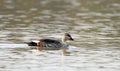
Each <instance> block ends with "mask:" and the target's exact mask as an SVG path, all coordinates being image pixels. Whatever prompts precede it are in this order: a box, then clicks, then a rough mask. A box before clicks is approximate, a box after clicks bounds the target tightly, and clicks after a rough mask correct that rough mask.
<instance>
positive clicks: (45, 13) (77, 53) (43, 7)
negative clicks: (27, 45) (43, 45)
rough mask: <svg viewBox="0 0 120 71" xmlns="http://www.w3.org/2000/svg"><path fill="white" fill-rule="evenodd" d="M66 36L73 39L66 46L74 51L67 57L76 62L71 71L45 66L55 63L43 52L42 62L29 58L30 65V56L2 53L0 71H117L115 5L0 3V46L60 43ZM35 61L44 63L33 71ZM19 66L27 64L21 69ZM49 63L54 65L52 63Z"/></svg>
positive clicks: (49, 0)
mask: <svg viewBox="0 0 120 71" xmlns="http://www.w3.org/2000/svg"><path fill="white" fill-rule="evenodd" d="M65 32H69V33H70V34H71V35H72V36H73V38H75V39H77V42H75V43H71V44H72V45H73V46H74V47H76V49H74V51H71V52H72V53H71V54H73V56H71V57H69V58H72V59H71V60H73V62H75V64H73V66H69V65H71V60H70V61H69V59H68V62H67V63H68V65H66V64H64V67H66V69H65V70H64V69H63V70H61V69H60V70H59V67H62V66H60V65H61V64H60V65H59V62H58V65H57V66H56V63H57V62H55V65H53V66H51V65H50V64H49V61H48V64H46V66H44V62H46V59H49V58H54V57H56V56H52V55H51V54H50V55H49V54H47V53H46V52H45V54H42V55H43V56H41V55H39V54H37V55H34V54H33V56H34V57H35V58H36V59H31V58H29V56H31V51H27V50H23V49H21V50H18V49H17V50H15V49H2V48H1V50H0V53H1V55H0V60H2V61H0V70H1V71H15V70H17V71H21V70H18V69H19V67H20V66H21V65H20V64H19V62H21V61H23V63H21V64H22V65H23V66H22V70H25V71H27V70H29V71H30V70H31V71H33V70H34V71H38V70H39V69H42V70H43V71H47V69H48V70H51V71H53V69H57V70H58V71H73V70H74V71H80V70H81V71H88V70H90V69H91V70H92V71H107V70H109V71H119V70H120V68H119V67H120V56H119V55H120V52H119V50H120V0H0V44H6V43H7V44H8V43H9V44H21V43H23V42H25V41H30V40H38V39H39V38H57V39H59V38H60V37H61V36H62V35H63V34H64V33H65ZM0 47H1V46H0ZM4 47H8V46H7V45H6V46H4ZM11 47H12V46H11ZM19 47H21V46H19ZM25 52H26V53H25ZM4 53H7V55H6V54H4ZM53 54H55V53H53ZM11 55H13V56H14V57H11ZM48 55H49V56H48ZM56 55H57V54H56ZM94 55H95V56H94ZM38 56H39V57H38ZM46 56H48V57H46ZM86 56H87V57H86ZM23 57H24V59H23ZM39 58H43V59H44V60H43V64H42V63H37V66H36V63H34V61H38V60H39ZM58 58H59V57H58ZM73 58H74V59H73ZM84 58H85V60H84ZM96 58H98V59H96ZM99 58H100V59H99ZM101 58H103V59H101ZM9 59H11V60H9ZM16 59H17V60H16ZM80 59H81V60H82V61H81V60H80ZM87 59H88V60H87ZM54 60H57V59H54ZM58 60H59V59H58ZM99 60H101V61H99ZM16 61H18V63H17V64H16ZM24 61H26V62H28V63H26V64H24ZM30 61H33V63H32V62H31V63H29V62H30ZM65 61H66V60H65ZM9 62H10V63H9ZM50 62H53V64H54V61H53V60H50ZM111 62H113V63H112V64H111ZM6 63H8V64H7V65H6ZM84 63H86V65H84ZM118 63H119V64H118ZM13 64H14V65H13ZM11 65H13V66H11ZM30 65H33V67H32V66H30ZM34 65H35V66H34ZM39 65H40V66H43V67H39ZM47 65H48V66H49V65H50V66H51V67H47ZM91 65H92V66H91ZM96 65H98V66H96ZM111 65H112V66H111ZM84 68H85V69H84ZM42 70H41V71H42Z"/></svg>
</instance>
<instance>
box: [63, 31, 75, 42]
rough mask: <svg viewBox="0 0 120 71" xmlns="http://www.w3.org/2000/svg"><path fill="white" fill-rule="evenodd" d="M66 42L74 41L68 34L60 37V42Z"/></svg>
mask: <svg viewBox="0 0 120 71" xmlns="http://www.w3.org/2000/svg"><path fill="white" fill-rule="evenodd" d="M67 40H71V41H74V39H73V38H72V37H71V35H70V34H69V33H65V34H64V36H63V37H62V42H65V41H67Z"/></svg>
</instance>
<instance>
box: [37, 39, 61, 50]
mask: <svg viewBox="0 0 120 71" xmlns="http://www.w3.org/2000/svg"><path fill="white" fill-rule="evenodd" d="M38 46H39V47H46V48H55V49H56V48H57V49H59V48H61V47H62V46H63V44H62V43H61V42H60V41H57V40H53V39H40V42H39V43H38Z"/></svg>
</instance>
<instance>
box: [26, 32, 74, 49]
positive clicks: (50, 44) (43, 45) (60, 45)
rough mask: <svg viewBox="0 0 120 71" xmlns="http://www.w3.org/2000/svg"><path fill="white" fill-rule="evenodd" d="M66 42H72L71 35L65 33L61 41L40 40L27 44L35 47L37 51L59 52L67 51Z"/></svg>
mask: <svg viewBox="0 0 120 71" xmlns="http://www.w3.org/2000/svg"><path fill="white" fill-rule="evenodd" d="M67 40H73V39H72V37H71V35H70V34H68V33H65V35H64V36H63V37H62V41H61V42H60V41H58V40H53V39H40V40H39V41H38V42H34V41H31V42H28V43H27V44H28V45H29V46H37V49H38V50H59V49H67V48H68V46H69V45H68V43H67V42H66V41H67Z"/></svg>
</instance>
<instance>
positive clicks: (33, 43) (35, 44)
mask: <svg viewBox="0 0 120 71" xmlns="http://www.w3.org/2000/svg"><path fill="white" fill-rule="evenodd" d="M24 43H26V44H28V46H37V43H36V42H33V41H31V42H24Z"/></svg>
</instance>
